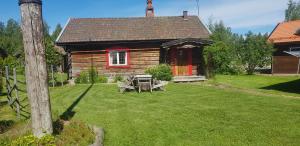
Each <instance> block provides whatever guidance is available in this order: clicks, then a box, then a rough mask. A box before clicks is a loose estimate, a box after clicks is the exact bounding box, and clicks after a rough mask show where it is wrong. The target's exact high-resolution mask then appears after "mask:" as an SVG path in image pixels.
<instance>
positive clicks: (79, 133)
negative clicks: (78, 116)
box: [56, 121, 95, 146]
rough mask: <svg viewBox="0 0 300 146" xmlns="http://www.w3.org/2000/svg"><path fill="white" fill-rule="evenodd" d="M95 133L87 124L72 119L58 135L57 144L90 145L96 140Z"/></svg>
mask: <svg viewBox="0 0 300 146" xmlns="http://www.w3.org/2000/svg"><path fill="white" fill-rule="evenodd" d="M94 137H95V136H94V133H93V130H92V129H91V128H89V127H88V126H87V125H86V124H84V123H82V122H79V121H72V122H70V124H69V125H67V126H66V127H64V129H63V131H62V132H61V133H60V134H59V135H58V136H57V137H56V144H57V145H62V146H63V145H90V144H92V143H93V142H94Z"/></svg>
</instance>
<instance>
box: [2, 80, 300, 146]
mask: <svg viewBox="0 0 300 146" xmlns="http://www.w3.org/2000/svg"><path fill="white" fill-rule="evenodd" d="M295 80H298V78H297V77H262V76H218V77H217V78H216V80H214V81H209V82H207V83H195V84H170V85H168V87H167V91H166V92H153V93H152V94H151V93H145V92H144V93H141V94H138V93H136V92H130V93H125V94H120V93H119V92H118V91H117V87H116V85H106V84H97V85H93V86H90V85H76V86H73V87H71V86H68V87H63V88H61V87H57V88H51V97H52V98H51V102H52V110H53V115H54V117H55V118H57V117H59V116H62V115H63V116H62V117H65V118H69V119H73V120H81V121H84V122H87V123H89V124H93V125H98V126H101V127H103V128H104V129H105V145H109V146H111V145H112V146H119V145H129V146H133V145H137V146H140V145H149V146H153V145H172V146H173V145H189V146H190V145H230V146H231V145H238V146H240V145H295V146H296V145H299V143H300V96H299V95H300V94H298V93H299V92H297V91H296V90H292V91H290V92H292V93H289V92H288V91H279V90H278V89H272V92H271V93H277V92H278V93H281V94H280V95H276V94H266V95H265V94H263V95H257V94H254V93H251V92H244V91H240V90H239V89H240V88H245V89H251V90H254V91H256V92H262V93H265V90H269V89H267V88H265V87H269V86H273V85H277V84H281V83H286V82H293V81H295ZM212 83H213V84H212ZM225 83H226V84H228V85H230V87H227V86H225V87H222V88H220V87H219V86H217V85H215V84H225ZM284 87H290V85H287V86H284ZM298 87H299V84H298ZM295 89H296V88H295ZM277 90H278V91H277ZM299 90H300V88H299ZM299 90H298V91H299ZM282 95H293V96H292V97H286V96H282ZM0 115H1V114H0Z"/></svg>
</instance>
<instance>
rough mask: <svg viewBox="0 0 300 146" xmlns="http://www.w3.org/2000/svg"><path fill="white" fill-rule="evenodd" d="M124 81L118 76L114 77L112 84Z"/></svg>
mask: <svg viewBox="0 0 300 146" xmlns="http://www.w3.org/2000/svg"><path fill="white" fill-rule="evenodd" d="M123 80H124V79H123V77H122V76H120V75H116V76H115V78H114V83H117V82H118V81H120V82H122V81H123Z"/></svg>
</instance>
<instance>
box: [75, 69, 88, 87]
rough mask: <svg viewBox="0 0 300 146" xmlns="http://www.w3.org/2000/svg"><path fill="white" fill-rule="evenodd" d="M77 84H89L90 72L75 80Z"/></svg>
mask: <svg viewBox="0 0 300 146" xmlns="http://www.w3.org/2000/svg"><path fill="white" fill-rule="evenodd" d="M75 83H77V84H87V83H89V74H88V72H85V71H84V72H81V73H80V74H79V76H78V77H77V78H76V79H75Z"/></svg>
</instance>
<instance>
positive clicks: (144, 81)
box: [134, 75, 153, 93]
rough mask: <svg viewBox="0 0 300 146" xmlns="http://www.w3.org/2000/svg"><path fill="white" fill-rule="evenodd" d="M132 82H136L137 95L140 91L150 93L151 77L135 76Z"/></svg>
mask: <svg viewBox="0 0 300 146" xmlns="http://www.w3.org/2000/svg"><path fill="white" fill-rule="evenodd" d="M134 80H136V82H137V84H136V86H137V88H138V91H139V93H141V91H142V90H150V92H152V90H153V89H152V75H136V76H134Z"/></svg>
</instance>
